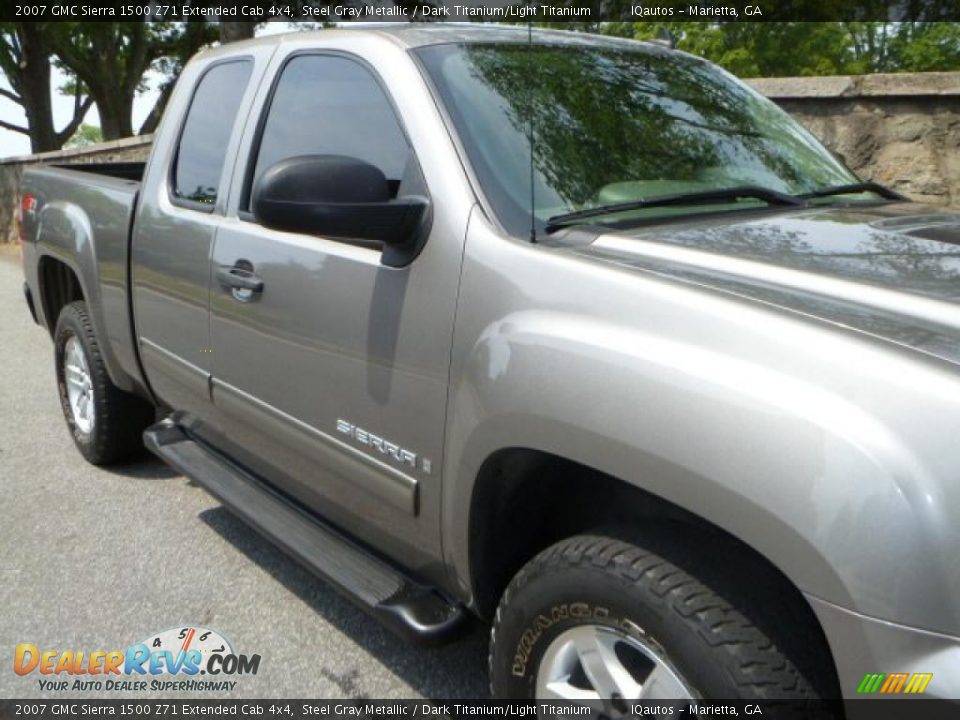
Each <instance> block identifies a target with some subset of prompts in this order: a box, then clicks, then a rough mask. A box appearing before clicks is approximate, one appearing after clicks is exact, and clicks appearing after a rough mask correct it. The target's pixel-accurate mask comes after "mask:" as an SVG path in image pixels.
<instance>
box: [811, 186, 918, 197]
mask: <svg viewBox="0 0 960 720" xmlns="http://www.w3.org/2000/svg"><path fill="white" fill-rule="evenodd" d="M863 192H872V193H876V194H877V195H879V196H880V197H882V198H884V199H885V200H909V198H908V197H907V196H906V195H901V194H900V193H898V192H897V191H896V190H891V189H890V188H888V187H887V186H886V185H881V184H880V183H875V182H859V183H851V184H849V185H834V186H833V187H827V188H823V189H822V190H814V191H813V192H808V193H803V194H802V195H796V196H795V197H798V198H800V199H801V200H811V199H813V198H821V197H830V196H831V195H856V194H857V193H863Z"/></svg>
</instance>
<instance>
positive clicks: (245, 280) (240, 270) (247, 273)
mask: <svg viewBox="0 0 960 720" xmlns="http://www.w3.org/2000/svg"><path fill="white" fill-rule="evenodd" d="M217 280H219V281H220V284H221V285H223V286H224V287H228V288H233V289H236V290H248V291H250V292H252V293H258V292H263V280H261V279H260V277H259V276H258V275H256V274H254V272H253V266H252V265H250V263H249V262H247V261H244V260H238V261H237V262H236V264H234V265H221V266H220V267H219V268H218V269H217Z"/></svg>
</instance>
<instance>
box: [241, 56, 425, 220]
mask: <svg viewBox="0 0 960 720" xmlns="http://www.w3.org/2000/svg"><path fill="white" fill-rule="evenodd" d="M298 155H345V156H348V157H353V158H357V159H359V160H363V161H365V162H368V163H370V164H371V165H375V166H376V167H378V168H380V170H381V171H382V172H383V174H384V175H385V176H386V177H387V180H389V181H390V187H391V189H392V192H393V194H394V196H396V194H397V191H398V188H399V186H400V182H401V180H402V179H403V178H404V171H405V170H406V168H407V162H408V161H409V160H410V158H411V151H410V147H409V145H408V144H407V140H406V137H405V136H404V134H403V131H402V130H401V128H400V123H399V122H398V120H397V117H396V114H395V113H394V111H393V107H392V106H391V105H390V102H389V100H388V99H387V97H386V95H384V92H383V89H382V88H381V87H380V85H379V83H378V82H377V81H376V79H375V78H374V76H373V75H372V74H371V73H370V71H369V70H367V68H365V67H364V66H363V65H361V64H360V63H358V62H355V61H353V60H349V59H347V58H343V57H337V56H327V55H303V56H300V57H295V58H293V59H292V60H290V62H288V63H287V64H286V65H285V66H284V68H283V71H282V74H281V76H280V79H279V81H278V82H277V86H276V88H275V90H274V94H273V99H272V100H271V103H270V108H269V110H268V111H267V118H266V122H265V123H264V126H263V131H262V134H261V139H260V149H259V152H258V154H257V161H256V165H255V168H254V172H253V176H252V182H251V184H250V185H249V188H252V187H254V186H255V185H256V181H257V180H258V179H259V177H260V175H261V174H263V172H264V171H266V170H268V169H269V168H270V167H271V166H273V165H275V164H276V163H278V162H280V161H281V160H285V159H287V158H290V157H296V156H298ZM248 198H249V192H248ZM248 204H249V203H248Z"/></svg>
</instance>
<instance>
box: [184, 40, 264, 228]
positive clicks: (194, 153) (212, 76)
mask: <svg viewBox="0 0 960 720" xmlns="http://www.w3.org/2000/svg"><path fill="white" fill-rule="evenodd" d="M252 70H253V61H252V60H249V59H246V58H243V59H238V60H231V61H227V62H223V63H218V64H216V65H213V66H212V67H210V68H209V69H208V70H207V71H206V72H205V73H204V74H203V76H202V77H201V78H200V81H199V82H198V83H197V86H196V89H195V90H194V93H193V99H192V100H191V102H190V108H189V110H188V111H187V115H186V118H185V119H184V123H183V128H182V129H181V132H180V140H179V142H178V144H177V151H176V155H175V160H174V166H173V172H172V177H171V195H172V200H173V202H174V203H175V204H177V205H180V206H183V207H189V208H193V209H196V210H203V211H205V212H212V211H213V206H214V203H216V201H217V196H218V193H219V191H220V178H221V177H222V175H223V164H224V160H225V159H226V154H227V146H228V144H229V142H230V137H231V135H232V133H233V127H234V124H235V123H236V120H237V113H238V111H239V109H240V102H241V100H242V99H243V95H244V93H245V92H246V89H247V85H248V84H249V81H250V75H251V72H252Z"/></svg>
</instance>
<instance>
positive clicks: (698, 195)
mask: <svg viewBox="0 0 960 720" xmlns="http://www.w3.org/2000/svg"><path fill="white" fill-rule="evenodd" d="M739 198H753V199H756V200H763V201H765V202H767V203H768V204H770V205H788V206H798V205H803V204H804V203H803V200H802V199H801V197H799V196H798V197H794V196H793V195H787V194H786V193H782V192H777V191H776V190H768V189H767V188H762V187H754V186H751V185H745V186H743V187H733V188H722V189H720V190H700V191H696V192H688V193H678V194H676V195H658V196H655V197H652V198H644V199H640V200H631V201H630V202H622V203H614V204H612V205H597V206H596V207H591V208H585V209H583V210H575V211H573V212H568V213H563V214H562V215H554V216H553V217H551V218H548V219H547V227H546V231H547V232H548V233H552V232H555V231H556V230H559V229H560V228H562V227H564V226H566V225H575V224H577V223H579V222H581V221H582V220H588V219H590V218H594V217H600V216H601V215H611V214H613V213H619V212H628V211H630V210H642V209H644V208H650V207H669V206H671V205H707V204H711V203H722V202H730V201H731V200H737V199H739Z"/></svg>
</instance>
